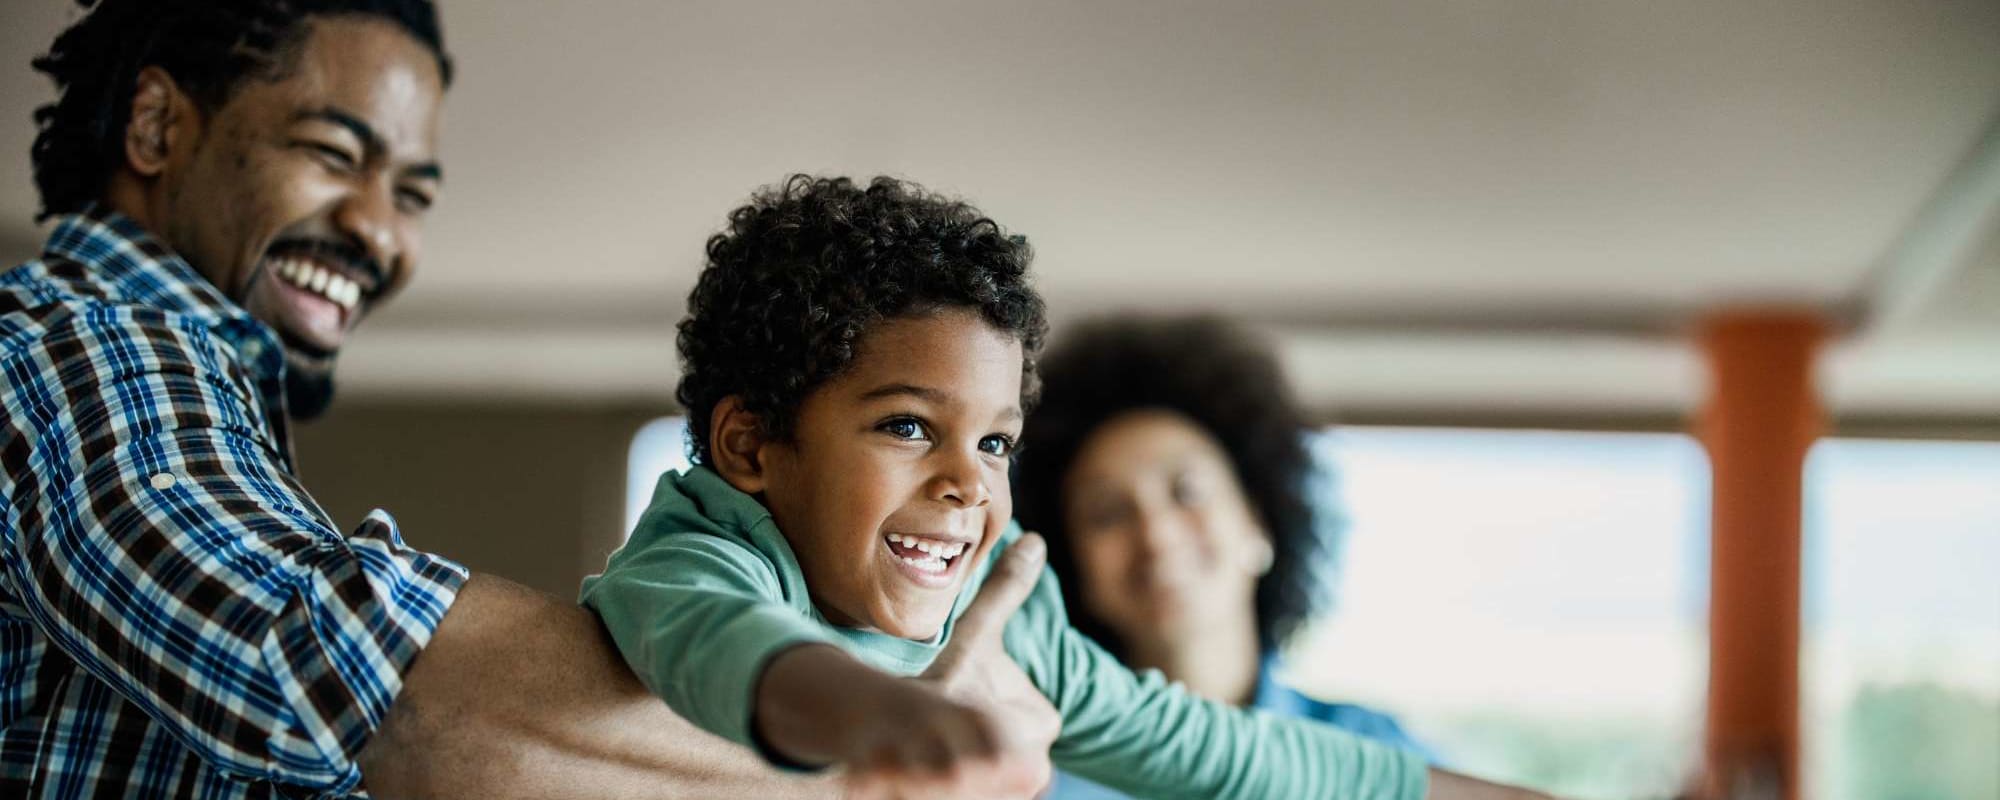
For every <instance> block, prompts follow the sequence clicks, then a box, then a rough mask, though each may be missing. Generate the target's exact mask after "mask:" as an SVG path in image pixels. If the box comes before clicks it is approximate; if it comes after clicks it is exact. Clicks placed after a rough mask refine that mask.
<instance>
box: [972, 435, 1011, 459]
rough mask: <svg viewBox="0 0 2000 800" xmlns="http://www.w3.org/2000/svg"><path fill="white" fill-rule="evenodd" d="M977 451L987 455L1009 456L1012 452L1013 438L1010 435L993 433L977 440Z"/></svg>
mask: <svg viewBox="0 0 2000 800" xmlns="http://www.w3.org/2000/svg"><path fill="white" fill-rule="evenodd" d="M979 451H980V452H982V453H985V454H987V455H994V456H1003V457H1004V456H1010V455H1013V454H1014V439H1013V437H1011V436H1003V435H1000V434H994V435H992V436H988V437H986V438H984V439H981V440H979Z"/></svg>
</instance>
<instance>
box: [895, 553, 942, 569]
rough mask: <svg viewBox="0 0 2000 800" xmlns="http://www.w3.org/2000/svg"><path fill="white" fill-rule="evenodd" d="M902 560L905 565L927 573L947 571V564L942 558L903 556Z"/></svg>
mask: <svg viewBox="0 0 2000 800" xmlns="http://www.w3.org/2000/svg"><path fill="white" fill-rule="evenodd" d="M901 558H902V559H903V561H904V562H905V563H908V564H910V565H911V566H914V567H916V568H917V569H921V570H923V571H925V572H943V571H944V570H945V563H944V559H942V558H936V557H931V558H911V557H909V556H901Z"/></svg>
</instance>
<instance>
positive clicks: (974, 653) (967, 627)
mask: <svg viewBox="0 0 2000 800" xmlns="http://www.w3.org/2000/svg"><path fill="white" fill-rule="evenodd" d="M1047 549H1048V546H1047V544H1046V543H1044V542H1043V541H1042V537H1041V535H1039V534H1035V533H1029V534H1027V535H1025V536H1022V537H1021V538H1020V539H1019V540H1018V541H1016V542H1014V544H1013V546H1012V547H1009V548H1008V549H1007V552H1006V553H1004V554H1002V555H1001V558H1000V563H998V564H995V565H994V566H993V572H992V573H991V574H989V575H988V576H987V578H986V583H985V585H983V586H981V587H979V595H978V596H977V597H974V598H972V603H971V604H970V605H968V606H966V609H965V613H964V614H962V615H960V616H959V618H958V627H957V629H956V630H955V631H954V632H953V634H952V640H951V643H950V644H947V645H945V648H944V652H942V653H939V654H938V657H937V660H936V661H933V662H931V666H930V669H927V670H924V674H923V676H922V677H923V679H924V680H928V681H933V682H935V683H937V684H938V686H939V687H941V688H943V689H944V692H945V694H946V695H947V696H949V697H951V698H953V699H956V700H958V701H960V702H963V703H968V704H970V705H972V706H974V707H976V708H981V709H985V710H986V711H987V712H988V713H991V714H993V715H994V716H995V718H996V721H997V722H998V723H999V724H1000V727H1001V732H1002V733H1003V734H1005V735H1006V736H1007V737H1008V739H1009V740H1010V741H1009V742H1008V744H1009V745H1010V746H1012V747H1016V748H1019V749H1020V750H1021V751H1022V752H1029V753H1038V754H1040V762H1041V768H1042V772H1043V775H1042V779H1043V782H1044V783H1046V782H1047V779H1048V775H1047V771H1048V752H1049V746H1050V745H1051V744H1054V743H1055V740H1056V735H1057V734H1058V733H1061V731H1062V718H1061V717H1060V716H1059V715H1057V714H1056V709H1055V707H1054V706H1052V705H1049V701H1048V698H1046V697H1044V696H1042V692H1041V690H1040V689H1037V688H1035V685H1034V684H1033V683H1031V682H1029V681H1028V676H1027V674H1026V673H1023V672H1022V671H1021V666H1020V665H1019V664H1016V663H1014V659H1012V658H1009V657H1008V656H1007V651H1006V648H1005V647H1003V646H1002V644H1001V641H1000V635H1001V632H1002V631H1004V630H1005V629H1006V627H1007V620H1008V619H1010V618H1012V617H1013V616H1014V612H1015V611H1016V610H1018V609H1020V607H1021V603H1022V601H1024V600H1026V599H1027V598H1028V593H1029V592H1032V591H1034V588H1035V581H1036V580H1037V579H1039V578H1040V577H1041V574H1042V564H1043V562H1044V560H1045V557H1046V553H1047Z"/></svg>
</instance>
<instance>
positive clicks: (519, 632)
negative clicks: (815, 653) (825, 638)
mask: <svg viewBox="0 0 2000 800" xmlns="http://www.w3.org/2000/svg"><path fill="white" fill-rule="evenodd" d="M403 680H404V683H403V690H402V692H401V693H400V694H398V695H397V697H396V701H395V703H394V704H393V705H392V706H390V709H389V715H388V717H387V718H386V719H385V720H384V721H383V724H382V727H381V729H380V730H378V731H377V732H376V733H375V735H374V738H372V739H371V740H370V741H369V743H368V746H367V747H366V749H364V750H363V751H362V753H361V758H360V763H361V774H362V783H363V785H364V786H365V787H366V788H367V789H368V791H369V793H370V794H371V795H372V796H374V797H376V798H380V799H381V800H401V799H402V798H432V797H436V798H447V797H451V798H455V797H481V798H548V799H549V800H556V799H558V798H571V797H574V798H600V797H631V798H646V797H660V798H666V797H688V798H704V797H707V798H734V797H771V798H786V797H829V796H835V795H836V794H837V789H838V787H837V786H836V785H835V784H834V783H833V781H834V780H835V779H834V778H833V777H832V776H822V777H817V778H808V777H802V776H796V775H786V774H784V773H781V772H779V771H778V770H775V769H773V768H771V767H770V766H768V765H766V764H765V763H764V761H763V759H760V758H758V757H757V756H756V755H755V754H754V753H752V752H750V751H749V750H747V749H745V748H743V747H739V746H737V745H735V744H733V743H731V742H729V741H727V740H724V739H722V738H720V737H717V736H714V735H712V734H709V733H707V732H705V731H703V730H701V729H700V728H697V727H695V726H694V725H693V724H691V723H689V722H687V721H685V720H683V719H681V718H680V717H678V716H676V715H675V714H674V712H673V711H672V710H671V709H669V708H667V706H666V704H665V703H662V702H660V699H659V698H657V697H654V696H653V695H652V694H651V693H649V692H647V691H646V688H645V687H644V686H642V685H640V683H639V681H638V679H637V678H635V677H634V676H633V675H632V672H631V670H630V669H628V668H627V667H626V666H625V663H624V662H623V661H620V660H619V658H618V654H617V653H616V652H615V651H614V650H613V649H612V647H611V643H610V642H609V641H608V640H607V639H606V637H605V635H604V632H603V630H602V628H601V627H600V626H599V624H598V622H597V617H596V615H594V614H591V613H590V612H589V611H586V610H584V609H581V608H578V607H576V606H575V605H573V604H570V603H565V602H562V601H559V600H557V599H555V598H552V597H549V596H547V595H543V594H541V593H539V592H535V591H532V590H529V589H527V588H525V587H522V586H519V585H516V584H513V583H510V582H508V581H505V580H502V579H499V578H495V577H492V576H487V575H474V576H473V577H472V578H471V579H470V580H468V581H467V582H466V583H465V586H464V587H463V588H462V589H461V590H460V592H459V595H458V599H457V601H456V602H455V603H454V604H453V605H452V608H451V610H450V611H449V612H448V613H446V614H445V617H444V620H443V622H442V623H441V624H440V625H439V626H438V628H437V632H436V634H435V635H434V636H433V637H432V639H431V642H430V644H429V645H428V646H427V647H425V648H424V651H423V653H422V654H421V655H419V656H418V657H417V660H416V661H415V662H414V663H413V664H412V665H411V668H410V671H409V672H408V674H406V675H405V676H404V679H403Z"/></svg>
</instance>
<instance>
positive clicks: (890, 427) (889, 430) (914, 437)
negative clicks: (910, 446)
mask: <svg viewBox="0 0 2000 800" xmlns="http://www.w3.org/2000/svg"><path fill="white" fill-rule="evenodd" d="M881 431H882V432H883V433H886V434H889V435H890V436H894V437H896V438H898V439H908V440H910V441H913V442H915V441H923V439H924V438H925V437H924V424H923V423H921V422H918V421H916V420H913V419H908V418H904V419H892V420H889V421H888V422H884V423H882V426H881Z"/></svg>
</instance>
